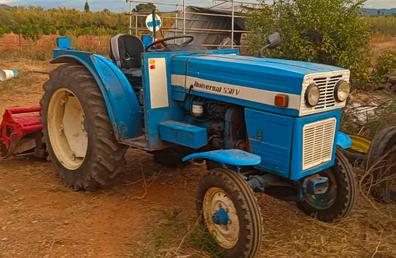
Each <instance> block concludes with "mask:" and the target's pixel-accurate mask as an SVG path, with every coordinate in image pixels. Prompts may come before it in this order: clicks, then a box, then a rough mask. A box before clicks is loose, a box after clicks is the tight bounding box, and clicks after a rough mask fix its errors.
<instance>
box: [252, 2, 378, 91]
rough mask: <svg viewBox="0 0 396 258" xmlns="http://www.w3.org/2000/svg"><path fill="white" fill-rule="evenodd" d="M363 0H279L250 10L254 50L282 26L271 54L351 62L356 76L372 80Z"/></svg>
mask: <svg viewBox="0 0 396 258" xmlns="http://www.w3.org/2000/svg"><path fill="white" fill-rule="evenodd" d="M364 2H365V1H364V0H332V1H329V0H290V1H276V2H274V4H273V5H267V4H265V3H263V4H262V7H261V8H260V9H258V10H256V11H252V12H251V13H249V14H248V27H249V29H250V30H251V33H250V36H249V42H250V43H249V46H250V50H251V51H252V53H256V54H257V53H258V50H259V49H260V48H261V47H262V46H264V45H265V44H266V38H267V36H268V35H269V34H270V33H271V32H274V31H280V32H281V34H282V37H283V42H282V43H281V45H280V46H279V47H278V48H277V49H275V50H267V51H266V53H265V54H266V55H267V56H273V57H277V58H286V59H294V60H304V61H310V62H318V63H324V64H330V65H336V66H341V67H345V68H349V69H351V71H352V74H353V80H354V82H357V84H358V85H363V84H365V83H366V82H367V80H368V68H369V65H370V55H369V52H370V51H369V39H370V36H371V32H370V29H369V26H368V25H367V22H366V19H364V17H363V16H362V14H361V12H360V10H359V9H360V8H361V7H362V6H363V4H364Z"/></svg>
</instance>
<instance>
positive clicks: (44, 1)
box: [0, 0, 396, 12]
mask: <svg viewBox="0 0 396 258" xmlns="http://www.w3.org/2000/svg"><path fill="white" fill-rule="evenodd" d="M238 1H241V2H256V1H255V0H246V1H244V0H238ZM329 1H331V0H329ZM88 2H89V4H90V6H91V9H92V10H95V11H97V10H103V9H105V8H107V9H111V10H113V11H117V12H122V11H127V9H128V8H127V5H126V1H125V0H88ZM151 2H153V3H155V2H162V3H167V2H168V3H169V2H171V3H176V2H180V3H181V0H179V1H177V0H173V1H170V0H155V1H151ZM186 2H187V3H188V4H190V5H199V6H209V5H211V3H212V2H213V1H212V0H186ZM84 3H85V0H0V4H8V5H32V6H43V7H45V8H54V7H68V8H78V9H82V8H83V6H84ZM366 7H368V8H396V0H368V1H367V2H366ZM159 8H160V10H161V9H162V10H169V8H170V9H174V8H172V7H169V6H168V7H165V6H163V7H162V8H161V7H160V6H159Z"/></svg>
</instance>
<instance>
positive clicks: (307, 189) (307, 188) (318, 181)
mask: <svg viewBox="0 0 396 258" xmlns="http://www.w3.org/2000/svg"><path fill="white" fill-rule="evenodd" d="M302 187H303V191H304V193H308V194H325V193H326V192H327V190H328V189H329V178H328V177H323V176H319V175H314V176H310V177H308V178H306V179H305V180H304V183H303V186H302Z"/></svg>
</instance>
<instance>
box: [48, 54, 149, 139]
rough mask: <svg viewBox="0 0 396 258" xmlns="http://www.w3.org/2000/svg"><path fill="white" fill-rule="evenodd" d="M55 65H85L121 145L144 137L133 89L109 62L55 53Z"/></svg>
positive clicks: (139, 111)
mask: <svg viewBox="0 0 396 258" xmlns="http://www.w3.org/2000/svg"><path fill="white" fill-rule="evenodd" d="M51 63H52V64H59V63H77V64H81V65H83V66H84V67H85V68H86V69H87V70H88V71H89V72H90V73H91V74H92V77H93V78H94V79H95V81H96V83H97V85H98V87H99V89H100V91H101V93H102V95H103V98H104V100H105V103H106V107H107V111H108V115H109V118H110V120H111V123H112V126H113V129H114V134H115V136H116V138H117V140H118V141H120V142H123V140H126V139H130V138H135V137H138V136H140V135H142V118H141V117H142V113H141V108H140V106H139V102H138V99H137V96H136V94H135V92H134V91H133V88H132V86H131V84H130V82H129V81H128V79H127V78H126V77H125V75H124V74H123V72H122V71H121V70H120V69H119V68H118V67H117V66H116V65H115V64H114V63H113V62H112V61H110V60H109V59H107V58H105V57H103V56H100V55H96V54H92V53H88V52H81V51H77V50H73V49H59V48H58V49H55V50H54V59H53V60H52V61H51Z"/></svg>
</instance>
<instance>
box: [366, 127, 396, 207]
mask: <svg viewBox="0 0 396 258" xmlns="http://www.w3.org/2000/svg"><path fill="white" fill-rule="evenodd" d="M367 170H370V171H371V174H372V175H373V178H372V179H373V183H372V184H373V186H372V187H371V188H372V192H371V193H372V195H373V196H374V197H375V198H376V199H377V200H378V201H381V202H384V203H392V202H396V126H392V127H389V128H385V129H383V130H381V131H380V132H379V133H378V134H376V136H375V137H374V139H373V141H372V143H371V147H370V151H369V154H368V160H367Z"/></svg>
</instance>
